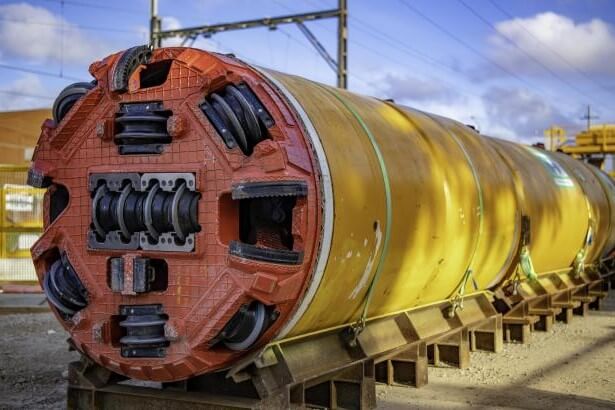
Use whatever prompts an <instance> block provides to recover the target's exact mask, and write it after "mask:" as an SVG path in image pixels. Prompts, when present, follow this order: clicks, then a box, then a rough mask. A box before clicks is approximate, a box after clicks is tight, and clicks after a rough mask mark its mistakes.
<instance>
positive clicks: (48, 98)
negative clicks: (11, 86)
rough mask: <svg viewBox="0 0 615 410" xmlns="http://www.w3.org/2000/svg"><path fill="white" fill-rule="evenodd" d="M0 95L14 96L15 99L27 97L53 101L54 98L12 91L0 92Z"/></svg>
mask: <svg viewBox="0 0 615 410" xmlns="http://www.w3.org/2000/svg"><path fill="white" fill-rule="evenodd" d="M0 94H7V95H14V96H17V97H27V98H39V99H41V100H53V99H55V97H51V96H48V95H39V94H29V93H22V92H20V91H12V90H0Z"/></svg>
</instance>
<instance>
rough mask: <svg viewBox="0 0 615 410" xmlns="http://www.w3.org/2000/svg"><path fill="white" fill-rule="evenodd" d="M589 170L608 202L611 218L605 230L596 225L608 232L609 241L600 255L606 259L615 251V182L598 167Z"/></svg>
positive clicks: (591, 167) (590, 167) (605, 222)
mask: <svg viewBox="0 0 615 410" xmlns="http://www.w3.org/2000/svg"><path fill="white" fill-rule="evenodd" d="M588 168H589V170H590V171H591V172H592V173H593V174H594V175H595V176H596V178H598V181H599V182H600V186H601V187H602V189H603V190H604V192H605V194H606V198H607V201H608V209H609V213H608V215H609V216H608V218H605V220H604V228H602V227H601V226H599V225H598V224H596V225H597V228H596V229H597V230H600V229H605V230H606V231H607V232H608V236H607V240H606V241H605V244H604V248H603V249H602V252H601V255H600V256H601V257H602V258H605V257H607V256H608V255H609V254H610V253H611V252H612V251H613V250H614V249H615V181H613V178H611V177H610V176H609V175H608V174H606V173H605V172H604V171H602V170H600V169H598V168H597V167H594V166H588ZM607 227H608V228H607Z"/></svg>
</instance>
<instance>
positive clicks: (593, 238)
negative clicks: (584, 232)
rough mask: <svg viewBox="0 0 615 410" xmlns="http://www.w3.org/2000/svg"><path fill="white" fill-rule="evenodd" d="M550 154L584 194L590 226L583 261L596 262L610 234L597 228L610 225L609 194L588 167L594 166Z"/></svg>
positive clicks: (563, 155)
mask: <svg viewBox="0 0 615 410" xmlns="http://www.w3.org/2000/svg"><path fill="white" fill-rule="evenodd" d="M551 155H553V157H554V158H555V159H556V160H557V161H558V162H559V163H560V164H561V165H562V167H564V169H565V170H566V172H568V174H569V175H571V176H572V177H573V178H574V179H575V180H576V181H577V183H578V185H579V186H580V187H581V189H582V190H583V193H584V194H585V198H586V205H587V210H588V211H589V214H588V218H590V227H591V231H590V232H589V235H590V238H588V242H589V243H588V247H587V253H586V255H585V262H588V263H591V262H596V261H597V260H598V259H600V256H601V253H602V251H603V249H605V247H606V246H607V241H608V240H609V236H610V230H608V229H598V227H608V226H609V225H610V218H611V214H610V208H609V196H608V194H607V192H606V191H605V190H604V187H603V186H602V184H601V183H600V180H599V179H598V176H597V175H596V174H595V173H594V172H592V171H591V169H590V168H595V167H593V166H592V165H588V164H586V163H584V162H582V161H579V160H576V159H574V158H572V157H570V156H568V155H566V154H562V153H559V152H554V153H553V154H551ZM582 214H583V210H579V212H578V215H579V217H580V218H581V217H582V216H581V215H582ZM611 248H612V247H611Z"/></svg>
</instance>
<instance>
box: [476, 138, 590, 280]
mask: <svg viewBox="0 0 615 410" xmlns="http://www.w3.org/2000/svg"><path fill="white" fill-rule="evenodd" d="M485 141H488V143H490V144H491V145H493V146H494V147H496V149H497V151H498V153H499V154H500V156H501V157H502V158H503V160H504V162H506V163H507V164H508V166H509V167H510V170H511V172H512V174H513V176H514V178H515V184H514V186H515V188H516V192H517V197H518V199H519V204H520V209H519V210H520V212H521V213H522V214H523V215H526V216H528V217H529V220H530V244H529V249H530V254H531V257H532V261H533V264H534V268H535V270H536V272H537V273H546V272H552V271H556V270H560V269H564V268H567V267H569V266H571V264H572V263H573V261H574V259H575V257H576V255H577V253H578V252H579V250H580V249H581V248H582V247H583V244H584V242H585V236H586V233H587V228H588V226H589V212H588V206H587V202H586V199H585V195H584V192H583V190H582V188H581V186H580V185H579V184H578V182H577V181H576V180H575V179H574V178H573V177H572V176H570V175H569V173H568V172H567V171H566V170H565V169H564V168H563V167H562V165H560V163H559V161H558V160H557V159H556V158H555V157H554V156H553V155H552V154H551V153H549V152H547V151H544V150H540V149H537V148H532V147H527V146H523V145H519V144H515V143H513V142H510V141H503V140H498V139H495V138H489V139H486V140H485Z"/></svg>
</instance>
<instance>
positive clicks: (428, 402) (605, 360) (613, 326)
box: [0, 292, 615, 410]
mask: <svg viewBox="0 0 615 410" xmlns="http://www.w3.org/2000/svg"><path fill="white" fill-rule="evenodd" d="M66 337H67V335H66V333H65V332H64V331H63V330H62V329H61V328H60V326H59V324H58V323H57V322H56V320H55V318H54V317H53V316H52V315H51V314H50V313H40V314H22V315H4V316H2V315H0V340H1V343H2V349H1V351H0V408H2V409H5V408H7V409H8V408H26V409H52V408H64V407H65V405H66V404H65V392H66V380H65V378H64V376H65V374H66V373H65V370H66V365H67V363H68V362H70V361H73V360H76V359H77V358H78V355H77V354H76V353H74V352H72V353H71V352H68V350H67V344H66V343H65V340H66ZM470 365H471V367H470V368H469V369H466V370H459V369H455V368H448V367H440V368H430V369H429V384H428V385H427V386H425V387H423V388H421V389H415V388H408V387H397V386H393V387H389V386H382V385H379V386H377V395H378V408H379V409H387V410H392V409H459V408H468V407H472V408H477V409H480V408H485V409H487V408H488V409H497V408H500V409H504V408H505V409H511V408H523V409H539V410H543V409H549V408H562V409H587V408H605V409H606V408H608V409H615V292H611V294H610V295H609V297H608V298H607V299H606V300H605V304H604V307H603V309H602V310H601V311H599V312H591V313H590V315H589V316H588V317H586V318H580V317H575V320H573V322H572V323H571V324H570V325H563V324H561V323H557V324H556V325H555V326H554V329H553V330H552V331H551V332H549V333H544V332H536V333H533V334H532V341H531V343H530V344H528V345H520V344H505V345H504V351H503V352H502V353H500V354H493V353H483V352H475V353H472V354H471V362H470Z"/></svg>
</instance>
